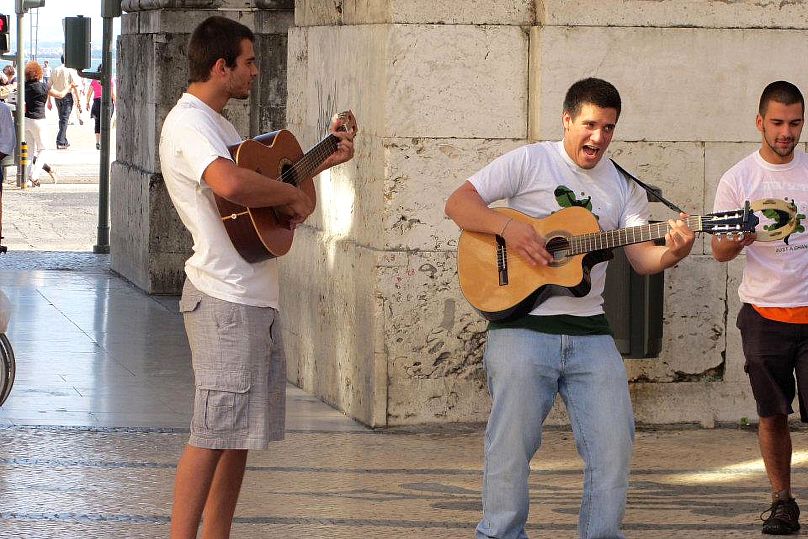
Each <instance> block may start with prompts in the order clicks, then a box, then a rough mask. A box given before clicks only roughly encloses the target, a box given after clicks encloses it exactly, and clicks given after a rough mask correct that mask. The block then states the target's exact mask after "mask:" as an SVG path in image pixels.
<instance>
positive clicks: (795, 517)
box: [760, 498, 800, 535]
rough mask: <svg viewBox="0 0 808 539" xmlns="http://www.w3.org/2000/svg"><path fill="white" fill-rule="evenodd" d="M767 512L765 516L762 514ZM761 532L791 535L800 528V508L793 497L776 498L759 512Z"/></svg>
mask: <svg viewBox="0 0 808 539" xmlns="http://www.w3.org/2000/svg"><path fill="white" fill-rule="evenodd" d="M766 513H769V516H768V517H767V518H765V519H764V518H763V515H765V514H766ZM760 518H761V520H763V533H765V534H768V535H791V534H793V533H797V531H798V530H799V529H800V522H799V520H800V508H799V507H798V506H797V501H796V500H795V499H794V498H789V499H788V500H777V501H775V502H774V503H772V506H771V507H769V508H768V509H767V510H766V511H764V512H763V513H761V515H760Z"/></svg>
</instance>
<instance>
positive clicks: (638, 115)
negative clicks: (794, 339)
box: [282, 0, 808, 426]
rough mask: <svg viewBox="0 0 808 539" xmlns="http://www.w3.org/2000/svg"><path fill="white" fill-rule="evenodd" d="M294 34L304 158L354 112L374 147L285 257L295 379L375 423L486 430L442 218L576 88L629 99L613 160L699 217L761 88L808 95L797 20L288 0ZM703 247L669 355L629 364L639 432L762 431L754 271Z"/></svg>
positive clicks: (627, 9) (748, 138) (676, 312)
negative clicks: (747, 423)
mask: <svg viewBox="0 0 808 539" xmlns="http://www.w3.org/2000/svg"><path fill="white" fill-rule="evenodd" d="M295 22H296V25H297V26H296V27H295V28H293V29H291V30H290V33H289V79H288V80H289V101H288V105H289V106H288V121H289V126H290V129H292V130H293V131H294V132H296V133H299V134H301V138H302V139H303V140H304V141H305V143H304V144H303V145H304V146H310V145H311V144H313V143H314V142H316V140H317V139H318V137H319V136H321V135H322V134H323V132H324V129H325V126H326V125H327V121H328V117H329V116H330V115H331V113H333V112H335V111H336V110H340V109H345V108H352V109H353V111H354V112H355V114H356V116H357V119H358V121H359V123H360V125H361V128H362V131H361V133H360V135H359V137H358V138H357V153H356V159H355V160H354V161H353V162H351V163H349V164H346V165H344V166H341V167H338V168H337V169H334V170H333V171H331V172H330V173H326V174H323V175H322V176H321V177H320V178H319V180H318V193H319V198H320V200H319V205H318V210H317V212H316V214H315V216H314V217H313V218H312V219H311V220H310V221H309V222H308V223H307V225H306V226H305V227H303V228H302V229H301V231H300V233H299V237H298V238H297V241H296V244H295V248H294V249H293V250H292V252H291V253H290V255H288V256H287V257H286V258H285V259H284V265H283V276H282V277H283V282H284V286H285V292H284V296H283V297H282V301H283V308H284V311H285V320H286V322H287V326H286V333H287V339H286V341H287V344H288V346H289V360H290V365H289V376H290V378H291V379H292V381H294V382H296V383H298V384H299V385H301V387H303V388H304V389H306V390H308V391H312V392H314V393H316V394H317V395H319V396H321V397H322V398H323V399H324V400H326V401H327V402H329V403H331V404H333V405H335V406H336V407H338V408H340V409H343V410H345V411H346V412H347V413H348V414H349V415H351V416H353V417H356V418H357V419H359V420H361V421H363V422H365V423H367V424H370V425H373V426H391V425H402V424H413V423H432V422H446V421H483V420H485V418H486V414H487V411H488V407H489V401H488V397H487V395H486V391H485V379H484V371H483V369H482V366H481V354H482V350H483V347H484V338H485V334H484V330H485V324H484V323H483V321H482V320H481V319H480V318H479V316H478V315H477V314H476V313H474V312H473V310H472V309H471V308H470V307H469V306H468V304H467V303H466V302H465V301H464V299H463V298H462V295H461V294H460V292H459V289H458V286H457V279H456V272H455V251H454V249H455V247H456V241H457V237H458V230H457V229H456V227H455V226H454V225H453V224H452V223H451V222H450V221H449V220H448V219H447V218H446V217H445V216H444V215H443V204H444V201H445V199H446V197H447V196H448V195H449V194H450V193H451V192H452V191H453V190H454V189H455V188H456V187H457V186H458V185H460V184H461V183H462V182H463V181H464V180H465V179H466V178H467V177H468V176H469V175H470V174H471V173H473V172H474V171H476V170H477V169H479V168H480V167H481V166H483V165H484V164H485V163H487V162H488V161H490V160H491V159H493V158H494V157H496V156H498V155H500V154H501V153H503V152H505V151H507V150H509V149H511V148H514V147H517V146H519V145H522V144H525V143H528V142H533V141H538V140H552V139H556V138H558V137H560V136H561V132H562V131H561V122H560V116H561V113H560V110H561V102H562V100H563V95H564V92H565V90H566V88H567V87H568V86H569V85H570V84H571V83H572V82H574V81H575V80H577V79H580V78H583V77H586V76H598V77H602V78H605V79H607V80H610V81H611V82H613V83H614V84H615V85H616V86H617V87H618V89H620V91H621V94H622V96H623V101H624V107H623V113H622V116H621V118H620V124H619V126H618V129H617V132H616V137H615V141H614V143H613V145H612V148H611V150H612V154H613V156H614V157H615V158H616V159H617V160H618V161H620V162H621V164H622V165H623V166H625V167H626V168H628V169H629V170H632V171H634V172H635V173H637V174H638V175H639V176H640V177H641V178H643V179H644V180H646V181H647V182H649V183H652V184H655V185H659V186H660V187H662V188H663V190H664V193H665V195H666V196H668V197H669V198H671V199H673V200H675V201H676V202H677V203H678V204H680V205H681V206H682V207H684V208H685V209H687V210H689V211H691V212H693V213H702V212H705V211H709V210H710V209H711V208H712V200H713V195H714V192H715V186H716V184H717V181H718V178H719V177H720V175H721V174H722V173H723V171H724V170H726V169H727V168H728V167H729V166H730V165H732V164H733V163H734V162H735V161H737V160H738V159H739V158H741V157H742V156H744V155H746V154H748V153H750V152H752V151H754V149H755V148H757V146H758V140H759V137H758V133H757V131H756V130H755V127H754V117H755V111H756V108H757V100H758V98H759V95H760V92H761V90H762V89H763V87H764V86H765V85H766V84H767V83H768V82H770V81H772V80H776V79H787V80H790V81H792V82H794V83H796V84H797V85H799V86H800V87H801V88H803V89H808V71H806V70H805V69H803V67H804V66H803V64H804V63H805V62H804V60H802V59H803V58H806V57H808V56H806V52H808V50H806V49H808V41H806V40H805V39H804V37H805V29H806V28H807V27H808V6H806V5H805V4H803V3H794V2H778V3H773V2H758V1H756V0H742V1H737V2H710V1H701V0H671V1H668V2H657V1H629V2H626V1H623V0H589V1H582V2H565V1H562V0H547V1H543V2H542V1H535V2H534V1H532V0H495V1H493V2H488V3H482V4H481V3H479V2H473V1H472V0H457V1H454V2H432V1H428V0H406V1H405V0H335V1H333V2H320V1H317V0H297V1H296V3H295ZM779 51H782V52H779ZM654 206H655V207H654V210H653V212H654V217H657V218H663V217H664V218H668V217H670V216H671V214H670V212H668V211H667V210H666V209H665V208H664V207H662V206H660V205H654ZM656 206H660V207H656ZM709 243H710V241H709V237H707V238H703V239H699V240H698V242H697V246H696V247H695V248H694V251H693V255H692V256H691V257H689V258H688V259H686V260H685V261H683V262H682V263H681V264H680V265H679V266H678V267H676V268H673V269H671V270H669V272H668V273H667V275H666V281H665V283H666V285H665V286H666V294H665V322H664V324H665V335H664V342H663V351H662V353H661V355H660V357H659V358H654V359H648V360H627V361H626V366H627V369H628V372H629V377H630V379H631V380H632V395H633V398H634V404H635V409H636V412H637V418H638V420H639V421H641V422H647V423H675V422H698V423H701V424H704V425H712V424H714V422H716V421H737V420H738V419H740V418H741V417H744V416H747V417H754V416H755V409H754V403H753V402H752V400H751V396H750V393H749V390H748V387H747V382H746V380H745V375H744V373H743V358H742V354H741V351H740V343H739V336H738V332H737V330H736V329H735V327H734V317H735V314H736V313H737V310H738V307H739V305H738V300H737V295H736V289H737V284H738V281H739V279H740V273H741V268H742V261H734V262H732V263H730V264H728V265H727V264H718V263H716V262H714V261H713V260H712V258H711V257H710V254H709ZM315 268H316V269H315ZM551 420H552V421H563V420H564V418H563V414H561V413H560V411H559V410H555V411H554V414H553V416H552V418H551Z"/></svg>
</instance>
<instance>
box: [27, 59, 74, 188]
mask: <svg viewBox="0 0 808 539" xmlns="http://www.w3.org/2000/svg"><path fill="white" fill-rule="evenodd" d="M42 74H43V72H42V66H40V65H39V62H36V61H31V62H28V63H27V64H26V65H25V118H26V122H25V138H26V139H28V145H29V149H30V152H31V156H32V159H33V160H32V163H33V164H34V166H33V167H31V175H30V176H29V178H28V181H29V182H30V184H31V185H32V186H37V185H39V174H40V173H41V172H42V171H43V170H44V171H45V172H47V173H48V174H50V176H51V178H53V183H56V181H57V178H56V171H55V170H54V169H53V168H52V167H51V166H50V165H48V164H47V163H46V162H45V155H44V154H45V153H46V152H47V149H46V147H45V144H44V141H45V140H50V139H49V138H48V136H47V135H48V125H47V122H46V121H45V104H46V103H47V101H48V95H51V96H53V97H56V98H59V99H61V98H63V97H64V96H65V94H64V93H59V92H57V91H56V90H53V89H52V88H51V87H50V86H49V85H48V84H45V83H44V82H42Z"/></svg>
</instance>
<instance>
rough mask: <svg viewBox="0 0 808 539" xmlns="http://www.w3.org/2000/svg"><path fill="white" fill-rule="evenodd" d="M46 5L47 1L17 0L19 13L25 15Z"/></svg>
mask: <svg viewBox="0 0 808 539" xmlns="http://www.w3.org/2000/svg"><path fill="white" fill-rule="evenodd" d="M44 5H45V0H17V13H25V12H27V11H28V10H29V9H36V8H38V7H42V6H44Z"/></svg>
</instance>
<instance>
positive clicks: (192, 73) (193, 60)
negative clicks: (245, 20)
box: [188, 16, 255, 82]
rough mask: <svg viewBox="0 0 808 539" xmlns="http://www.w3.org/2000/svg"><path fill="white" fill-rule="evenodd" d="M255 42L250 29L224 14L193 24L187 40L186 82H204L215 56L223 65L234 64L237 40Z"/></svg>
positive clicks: (208, 76)
mask: <svg viewBox="0 0 808 539" xmlns="http://www.w3.org/2000/svg"><path fill="white" fill-rule="evenodd" d="M245 39H249V40H250V41H251V42H255V34H253V31H252V30H250V29H249V28H247V27H246V26H244V25H243V24H241V23H240V22H236V21H234V20H232V19H228V18H226V17H219V16H213V17H208V18H207V19H205V20H204V21H202V22H201V23H199V26H197V27H196V29H195V30H194V32H193V33H192V34H191V39H190V40H189V41H188V82H205V81H206V80H208V79H209V78H210V70H211V69H212V68H213V65H214V64H215V63H216V61H217V60H218V59H219V58H223V59H224V63H225V65H226V66H227V67H230V68H233V67H236V58H238V55H239V54H240V53H241V42H242V41H243V40H245Z"/></svg>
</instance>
